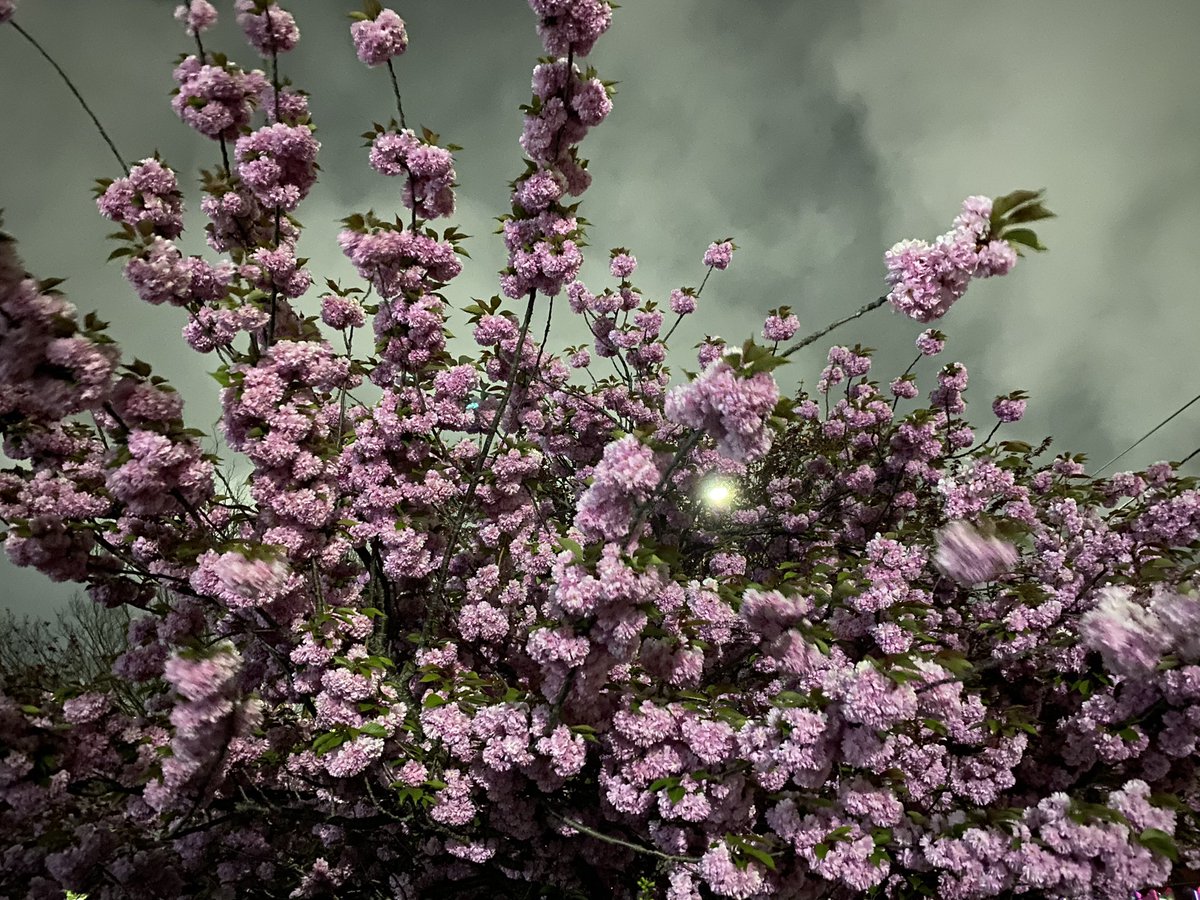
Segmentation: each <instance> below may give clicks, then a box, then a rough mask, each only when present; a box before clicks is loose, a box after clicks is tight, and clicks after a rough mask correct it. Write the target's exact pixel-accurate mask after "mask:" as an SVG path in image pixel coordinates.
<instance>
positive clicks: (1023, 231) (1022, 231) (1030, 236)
mask: <svg viewBox="0 0 1200 900" xmlns="http://www.w3.org/2000/svg"><path fill="white" fill-rule="evenodd" d="M1000 237H1001V238H1002V239H1003V240H1006V241H1008V242H1009V243H1010V244H1020V245H1022V246H1023V247H1028V248H1029V249H1030V250H1037V251H1039V252H1041V251H1042V250H1045V249H1046V247H1045V246H1043V245H1042V243H1041V242H1040V241H1039V240H1038V237H1037V235H1036V234H1034V233H1033V231H1031V230H1030V229H1028V228H1009V229H1006V230H1005V231H1004V232H1003V233H1002V234H1001V235H1000Z"/></svg>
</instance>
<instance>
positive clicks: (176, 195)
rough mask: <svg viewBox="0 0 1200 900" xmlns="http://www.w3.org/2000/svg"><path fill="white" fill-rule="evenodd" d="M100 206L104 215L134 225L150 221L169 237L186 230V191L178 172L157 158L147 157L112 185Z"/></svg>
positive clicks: (107, 189)
mask: <svg viewBox="0 0 1200 900" xmlns="http://www.w3.org/2000/svg"><path fill="white" fill-rule="evenodd" d="M96 206H97V207H98V208H99V210H100V215H102V216H104V218H106V219H111V220H112V221H113V222H118V223H121V224H124V225H129V226H130V227H131V228H135V229H136V228H137V227H138V226H139V225H140V224H141V223H142V222H149V223H150V224H151V225H152V226H153V227H154V234H157V235H160V236H162V237H165V238H177V237H179V235H180V234H182V233H183V194H182V193H180V191H179V184H178V182H177V181H176V180H175V173H174V172H172V171H171V170H170V169H169V168H167V167H166V166H164V165H163V164H162V163H160V162H159V161H158V160H156V159H143V160H142V161H141V162H140V163H138V164H137V165H135V166H134V167H133V168H132V169H130V170H129V175H128V176H126V177H125V178H118V179H117V180H116V181H114V182H112V183H111V184H110V185H108V187H107V188H105V190H104V193H103V194H101V195H100V196H99V197H98V198H96Z"/></svg>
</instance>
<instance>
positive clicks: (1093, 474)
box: [1092, 394, 1200, 478]
mask: <svg viewBox="0 0 1200 900" xmlns="http://www.w3.org/2000/svg"><path fill="white" fill-rule="evenodd" d="M1197 400H1200V394H1197V395H1196V396H1195V397H1193V398H1192V399H1191V400H1189V401H1188V402H1187V403H1185V404H1183V406H1181V407H1179V409H1177V410H1175V412H1173V413H1171V414H1170V415H1169V416H1167V417H1166V418H1165V419H1163V420H1162V421H1161V422H1159V423H1158V424H1157V425H1155V426H1154V427H1153V428H1151V429H1150V430H1149V431H1147V432H1146V433H1145V434H1143V435H1142V436H1141V437H1140V438H1138V439H1137V440H1136V441H1134V442H1133V443H1132V444H1130V445H1129V446H1128V447H1126V448H1125V449H1124V450H1122V451H1121V452H1120V453H1118V454H1117V455H1116V456H1114V457H1113V458H1112V459H1110V460H1109V461H1108V462H1106V463H1105V464H1104V465H1102V466H1101V467H1100V468H1098V469H1097V470H1096V471H1095V472H1093V473H1092V477H1093V478H1094V477H1095V476H1097V475H1099V474H1100V473H1101V472H1103V471H1104V470H1105V469H1107V468H1108V467H1109V466H1111V465H1112V464H1113V463H1115V462H1116V461H1117V460H1119V459H1120V458H1121V457H1123V456H1124V455H1125V454H1126V453H1128V452H1129V451H1130V450H1132V449H1133V448H1134V447H1136V446H1137V445H1138V444H1140V443H1141V442H1142V441H1144V440H1146V438H1148V437H1150V435H1152V434H1154V432H1156V431H1158V429H1160V428H1162V427H1163V426H1164V425H1166V424H1167V423H1168V422H1170V421H1171V420H1172V419H1174V418H1175V417H1176V416H1177V415H1179V414H1180V413H1182V412H1183V411H1184V410H1185V409H1187V408H1188V407H1189V406H1191V405H1192V404H1193V403H1195V402H1196V401H1197ZM1192 456H1195V454H1194V453H1193V454H1192ZM1191 458H1192V457H1191V456H1189V457H1188V459H1191ZM1186 461H1187V460H1184V462H1186Z"/></svg>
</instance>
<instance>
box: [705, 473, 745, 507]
mask: <svg viewBox="0 0 1200 900" xmlns="http://www.w3.org/2000/svg"><path fill="white" fill-rule="evenodd" d="M700 497H701V499H702V500H703V501H704V504H705V505H706V506H707V507H708V508H709V509H711V510H713V511H714V512H721V511H724V510H727V509H729V507H731V506H732V505H733V502H734V500H736V499H737V485H736V484H735V483H734V481H733V480H732V479H729V478H721V477H719V476H718V477H714V478H708V479H705V481H704V483H703V484H702V485H701V486H700Z"/></svg>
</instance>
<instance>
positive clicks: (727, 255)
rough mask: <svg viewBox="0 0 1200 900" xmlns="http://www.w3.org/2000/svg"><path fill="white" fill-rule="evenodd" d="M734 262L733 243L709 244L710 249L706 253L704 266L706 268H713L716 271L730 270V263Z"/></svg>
mask: <svg viewBox="0 0 1200 900" xmlns="http://www.w3.org/2000/svg"><path fill="white" fill-rule="evenodd" d="M732 261H733V242H732V241H722V242H721V243H719V244H718V243H712V244H709V245H708V249H707V250H705V251H704V264H705V265H706V266H712V267H713V268H714V269H728V268H729V263H730V262H732Z"/></svg>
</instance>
